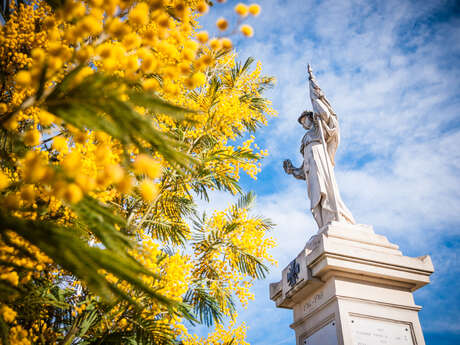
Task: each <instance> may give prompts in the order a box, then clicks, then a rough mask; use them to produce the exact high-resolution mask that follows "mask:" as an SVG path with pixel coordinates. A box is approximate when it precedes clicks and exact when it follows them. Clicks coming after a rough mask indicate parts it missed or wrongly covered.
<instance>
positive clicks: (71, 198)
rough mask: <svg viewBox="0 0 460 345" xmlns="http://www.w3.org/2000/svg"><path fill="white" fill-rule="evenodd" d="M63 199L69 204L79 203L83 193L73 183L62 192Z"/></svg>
mask: <svg viewBox="0 0 460 345" xmlns="http://www.w3.org/2000/svg"><path fill="white" fill-rule="evenodd" d="M63 196H64V199H65V200H66V201H68V202H70V203H71V204H75V203H77V202H79V201H80V200H81V199H82V198H83V192H82V191H81V189H80V187H78V185H77V184H75V183H70V184H68V185H67V187H66V188H65V190H64V195H63Z"/></svg>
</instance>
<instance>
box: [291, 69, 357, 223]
mask: <svg viewBox="0 0 460 345" xmlns="http://www.w3.org/2000/svg"><path fill="white" fill-rule="evenodd" d="M308 75H309V81H310V99H311V103H312V107H313V111H304V112H303V113H302V114H301V115H300V117H299V118H298V120H297V121H298V122H299V123H300V124H301V125H302V127H303V128H305V130H306V131H307V132H306V133H305V135H304V136H303V138H302V143H301V145H300V153H301V154H302V156H303V164H302V166H301V167H299V168H295V167H294V166H293V165H292V163H291V161H290V160H289V159H287V160H285V161H284V162H283V168H284V171H285V172H286V173H287V174H290V175H293V176H294V177H295V178H297V179H299V180H306V182H307V188H308V197H309V199H310V209H311V212H312V214H313V217H314V218H315V221H316V223H317V224H318V227H319V228H320V229H321V228H322V227H323V226H325V225H327V224H329V223H330V222H331V221H333V220H335V221H339V222H346V223H350V224H355V220H354V219H353V216H352V214H351V212H350V211H349V210H348V208H347V207H346V206H345V204H344V202H343V201H342V198H341V197H340V193H339V188H338V187H337V182H336V180H335V175H334V165H335V163H334V157H335V152H336V151H337V147H338V144H339V141H340V132H339V122H338V120H337V115H336V114H335V112H334V110H333V109H332V107H331V105H330V104H329V101H328V100H327V99H326V97H325V95H324V93H323V91H322V90H321V89H320V87H319V86H318V84H317V82H316V79H315V77H314V75H313V72H312V70H311V67H310V65H308Z"/></svg>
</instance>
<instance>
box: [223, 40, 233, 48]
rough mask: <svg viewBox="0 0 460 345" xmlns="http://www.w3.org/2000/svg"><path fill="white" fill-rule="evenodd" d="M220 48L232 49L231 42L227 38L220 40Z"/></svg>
mask: <svg viewBox="0 0 460 345" xmlns="http://www.w3.org/2000/svg"><path fill="white" fill-rule="evenodd" d="M221 42H222V48H223V49H224V50H230V49H232V47H233V44H232V41H231V40H230V39H229V38H222V40H221Z"/></svg>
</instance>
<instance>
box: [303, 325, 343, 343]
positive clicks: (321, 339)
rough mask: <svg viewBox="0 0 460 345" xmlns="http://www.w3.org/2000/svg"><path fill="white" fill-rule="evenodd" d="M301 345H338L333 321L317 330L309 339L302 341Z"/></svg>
mask: <svg viewBox="0 0 460 345" xmlns="http://www.w3.org/2000/svg"><path fill="white" fill-rule="evenodd" d="M301 344H303V345H338V344H339V342H338V340H337V328H336V325H335V321H331V322H329V323H328V324H327V325H325V326H323V327H321V328H320V329H318V330H317V331H316V332H315V333H313V334H311V335H310V336H309V337H307V338H305V339H303V341H302V342H301Z"/></svg>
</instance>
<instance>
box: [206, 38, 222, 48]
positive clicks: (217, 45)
mask: <svg viewBox="0 0 460 345" xmlns="http://www.w3.org/2000/svg"><path fill="white" fill-rule="evenodd" d="M209 46H210V47H211V48H212V49H214V50H219V49H220V48H222V43H221V42H220V40H219V39H217V38H213V39H212V40H210V41H209Z"/></svg>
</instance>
